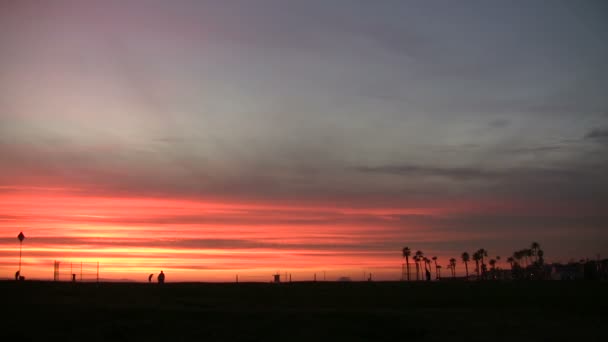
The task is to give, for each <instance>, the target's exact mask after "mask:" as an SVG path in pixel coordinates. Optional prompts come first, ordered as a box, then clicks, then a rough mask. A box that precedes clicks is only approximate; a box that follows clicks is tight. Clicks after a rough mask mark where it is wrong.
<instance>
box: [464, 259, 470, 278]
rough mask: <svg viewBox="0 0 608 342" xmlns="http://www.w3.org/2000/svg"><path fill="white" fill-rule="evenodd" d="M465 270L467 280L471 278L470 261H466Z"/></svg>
mask: <svg viewBox="0 0 608 342" xmlns="http://www.w3.org/2000/svg"><path fill="white" fill-rule="evenodd" d="M464 270H465V271H466V274H467V280H469V263H468V262H465V263H464Z"/></svg>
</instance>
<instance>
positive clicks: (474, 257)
mask: <svg viewBox="0 0 608 342" xmlns="http://www.w3.org/2000/svg"><path fill="white" fill-rule="evenodd" d="M473 260H474V261H475V272H476V273H477V280H479V279H480V274H479V271H480V269H479V260H481V254H479V251H477V252H475V253H473Z"/></svg>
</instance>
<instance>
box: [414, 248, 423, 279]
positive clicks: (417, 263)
mask: <svg viewBox="0 0 608 342" xmlns="http://www.w3.org/2000/svg"><path fill="white" fill-rule="evenodd" d="M423 256H424V253H422V251H421V250H417V251H416V254H415V255H414V257H415V258H416V265H418V266H417V267H416V272H417V275H416V280H420V273H422V270H421V269H420V262H421V261H422V260H423V259H422V258H423Z"/></svg>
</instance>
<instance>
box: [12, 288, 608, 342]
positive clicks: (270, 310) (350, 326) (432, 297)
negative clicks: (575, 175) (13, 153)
mask: <svg viewBox="0 0 608 342" xmlns="http://www.w3.org/2000/svg"><path fill="white" fill-rule="evenodd" d="M0 291H1V296H2V301H1V303H2V308H3V312H4V315H3V316H4V317H5V318H3V319H2V326H1V327H2V331H1V332H0V334H1V335H0V336H2V341H24V340H32V341H42V340H47V341H50V340H53V341H160V340H166V341H269V340H271V341H314V340H321V341H324V340H332V341H455V340H468V341H608V283H604V282H584V281H580V282H575V281H572V282H504V283H503V282H469V283H465V282H440V283H398V282H370V283H365V282H361V283H357V282H352V283H330V282H327V283H324V282H318V283H291V284H254V283H249V284H245V283H241V284H212V283H175V284H171V283H169V284H164V285H162V286H159V285H158V284H139V283H101V284H86V283H84V284H82V283H73V284H72V283H52V282H29V281H26V282H22V283H16V282H0Z"/></svg>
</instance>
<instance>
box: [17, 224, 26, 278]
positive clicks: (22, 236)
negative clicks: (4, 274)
mask: <svg viewBox="0 0 608 342" xmlns="http://www.w3.org/2000/svg"><path fill="white" fill-rule="evenodd" d="M17 239H19V274H21V246H22V245H23V239H25V235H23V232H20V233H19V235H17Z"/></svg>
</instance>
